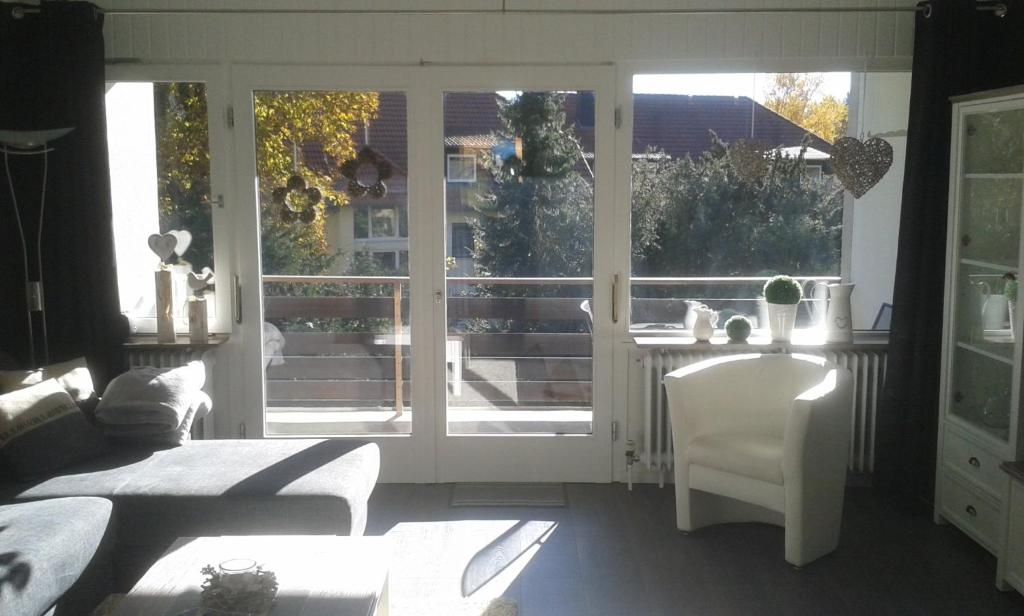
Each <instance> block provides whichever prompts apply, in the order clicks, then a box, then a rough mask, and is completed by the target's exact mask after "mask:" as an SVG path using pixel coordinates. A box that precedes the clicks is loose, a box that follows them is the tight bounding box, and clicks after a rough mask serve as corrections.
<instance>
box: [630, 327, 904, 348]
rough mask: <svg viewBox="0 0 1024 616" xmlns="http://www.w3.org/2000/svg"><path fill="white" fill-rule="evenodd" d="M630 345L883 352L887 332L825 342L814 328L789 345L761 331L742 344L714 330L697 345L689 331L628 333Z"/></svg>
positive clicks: (856, 334) (797, 333) (799, 332)
mask: <svg viewBox="0 0 1024 616" xmlns="http://www.w3.org/2000/svg"><path fill="white" fill-rule="evenodd" d="M630 335H631V336H632V339H633V343H634V344H635V345H636V346H637V347H639V348H641V349H661V348H678V347H696V348H700V347H726V346H728V347H730V348H736V349H737V350H742V349H747V348H749V349H750V351H752V352H758V351H766V350H773V349H787V350H790V349H792V350H799V349H804V348H806V349H823V348H824V349H835V350H841V349H861V350H868V349H884V348H887V347H888V346H889V332H887V331H855V332H854V333H853V342H825V333H824V332H823V331H821V330H818V329H798V330H796V331H794V332H793V339H792V340H791V341H789V342H773V341H772V339H771V335H770V334H768V332H766V331H763V330H755V331H754V332H753V333H752V334H751V335H750V338H748V339H747V341H746V342H741V343H735V342H730V341H729V339H728V337H726V335H725V332H724V331H723V330H715V335H714V336H713V337H712V338H711V341H710V342H697V339H696V338H694V337H693V336H692V335H691V334H690V332H689V331H685V332H684V331H679V332H639V331H632V332H630Z"/></svg>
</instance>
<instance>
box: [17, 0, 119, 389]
mask: <svg viewBox="0 0 1024 616" xmlns="http://www.w3.org/2000/svg"><path fill="white" fill-rule="evenodd" d="M21 9H24V11H22V10H21ZM36 9H38V11H37V10H36ZM0 84H2V85H0V129H16V130H40V129H49V128H56V127H66V126H73V127H74V130H73V131H72V132H71V133H70V134H68V135H67V136H64V137H61V138H59V139H57V140H55V141H54V142H53V143H52V144H51V145H52V147H53V148H54V151H52V152H50V153H49V154H48V173H47V177H46V206H45V212H44V214H45V215H44V217H43V227H42V261H43V267H42V272H43V282H44V296H45V301H46V325H47V329H48V333H49V348H48V350H49V360H50V361H51V362H54V361H62V360H65V359H70V358H73V357H76V356H81V355H85V356H86V357H87V359H88V360H89V365H90V368H91V369H92V371H93V373H94V380H95V381H96V385H97V386H98V387H102V386H103V385H104V384H105V383H106V381H107V380H108V379H109V378H110V377H112V376H113V375H114V374H115V373H116V372H118V371H119V370H120V369H121V368H122V360H121V357H120V352H119V350H120V343H121V342H122V341H123V339H124V336H125V327H124V325H123V319H121V317H120V311H119V304H118V295H117V274H116V269H115V262H114V238H113V229H112V226H111V207H110V176H109V170H108V162H107V141H106V121H105V115H104V104H103V97H104V91H105V84H104V63H103V15H102V13H101V12H99V11H98V10H97V8H96V7H95V6H94V5H92V4H89V3H86V2H43V3H42V5H41V6H32V5H25V4H11V3H0ZM43 162H44V161H43V157H42V156H41V155H37V156H9V157H8V165H9V167H10V177H11V178H12V179H13V181H14V187H15V197H16V198H17V202H18V206H19V208H20V211H21V213H22V223H23V226H24V228H25V235H26V236H27V238H26V240H27V243H28V245H29V252H30V259H31V267H32V268H34V267H35V258H34V257H32V256H31V253H32V252H33V250H34V246H35V245H36V237H35V233H36V232H35V230H36V229H37V225H38V222H39V204H40V187H41V185H42V180H43V176H42V172H43ZM14 222H15V218H14V209H13V205H12V198H11V195H10V192H9V187H8V174H7V173H6V172H5V171H4V170H3V168H2V167H0V289H2V291H0V294H2V295H0V297H2V300H0V349H2V350H3V351H4V352H6V353H7V354H8V355H10V356H12V357H14V358H15V360H16V361H17V362H18V363H20V364H21V365H23V366H26V367H27V366H28V364H29V363H30V362H29V342H28V338H29V337H28V331H27V329H28V328H27V324H26V320H25V305H26V299H25V293H24V291H23V289H24V284H23V275H22V271H23V270H22V253H21V243H20V240H19V239H18V235H17V230H16V226H15V224H14ZM37 321H38V319H37ZM39 329H40V328H39V325H38V323H37V324H36V326H35V327H34V331H35V332H36V335H37V340H36V342H37V344H36V346H37V348H39V347H41V345H40V344H39V343H40V341H39V336H38V334H39ZM41 361H42V357H41V355H40V354H39V353H38V352H37V359H36V363H40V362H41Z"/></svg>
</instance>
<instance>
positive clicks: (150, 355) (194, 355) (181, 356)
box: [127, 347, 204, 368]
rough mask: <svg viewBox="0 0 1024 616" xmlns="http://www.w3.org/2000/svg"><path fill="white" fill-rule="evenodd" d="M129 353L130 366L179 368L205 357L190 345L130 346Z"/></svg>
mask: <svg viewBox="0 0 1024 616" xmlns="http://www.w3.org/2000/svg"><path fill="white" fill-rule="evenodd" d="M127 355H128V367H129V368H141V367H142V366H154V367H156V368H177V367H178V366H184V365H185V364H187V363H188V362H190V361H192V360H193V359H204V358H203V354H202V352H197V351H195V350H194V349H192V348H189V347H184V348H166V349H133V348H130V347H129V348H128V349H127Z"/></svg>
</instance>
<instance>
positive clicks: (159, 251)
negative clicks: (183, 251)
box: [148, 233, 178, 262]
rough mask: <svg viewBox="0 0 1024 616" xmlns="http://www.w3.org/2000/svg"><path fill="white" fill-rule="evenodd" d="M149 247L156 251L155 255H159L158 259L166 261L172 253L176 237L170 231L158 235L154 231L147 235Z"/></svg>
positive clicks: (176, 243) (176, 242)
mask: <svg viewBox="0 0 1024 616" xmlns="http://www.w3.org/2000/svg"><path fill="white" fill-rule="evenodd" d="M148 242H149V249H150V250H152V251H153V252H154V253H156V256H158V257H160V261H161V262H164V261H167V259H169V258H170V257H171V255H173V254H174V247H175V246H177V245H178V238H176V237H174V236H173V235H171V234H170V233H165V234H163V235H160V234H159V233H154V234H153V235H150V236H149V240H148Z"/></svg>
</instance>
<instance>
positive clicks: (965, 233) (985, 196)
mask: <svg viewBox="0 0 1024 616" xmlns="http://www.w3.org/2000/svg"><path fill="white" fill-rule="evenodd" d="M960 207H961V213H960V256H961V257H963V258H966V259H974V260H977V261H985V262H987V263H991V264H994V265H1001V266H1003V267H1007V268H1011V267H1016V264H1017V256H1018V254H1019V251H1020V208H1021V180H1018V179H998V178H975V179H971V178H968V179H965V180H964V186H963V196H962V198H961V206H960Z"/></svg>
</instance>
